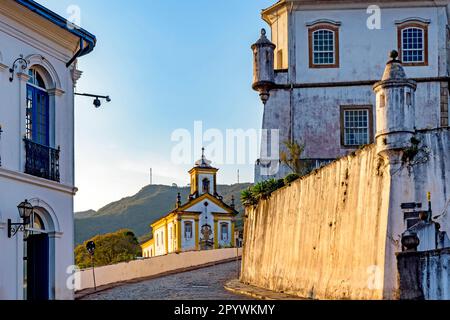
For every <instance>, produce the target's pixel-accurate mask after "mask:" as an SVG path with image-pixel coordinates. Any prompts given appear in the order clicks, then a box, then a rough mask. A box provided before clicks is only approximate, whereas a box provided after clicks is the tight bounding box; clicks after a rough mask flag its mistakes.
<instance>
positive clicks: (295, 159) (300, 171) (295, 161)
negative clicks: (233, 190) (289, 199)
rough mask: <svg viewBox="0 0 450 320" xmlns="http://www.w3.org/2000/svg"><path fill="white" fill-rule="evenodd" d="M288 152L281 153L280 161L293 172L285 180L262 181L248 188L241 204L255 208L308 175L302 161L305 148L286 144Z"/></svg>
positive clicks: (287, 142) (289, 143)
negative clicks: (279, 190) (260, 202)
mask: <svg viewBox="0 0 450 320" xmlns="http://www.w3.org/2000/svg"><path fill="white" fill-rule="evenodd" d="M284 145H285V147H286V151H282V152H281V153H280V161H281V162H282V163H283V164H285V165H286V166H287V167H288V168H289V169H290V170H291V171H292V173H291V174H288V175H287V176H286V177H285V178H284V179H278V180H277V179H270V180H266V181H261V182H258V183H256V184H254V185H253V186H250V187H248V188H247V189H245V190H244V191H242V193H241V202H242V204H243V205H244V206H255V205H257V204H258V202H259V201H260V200H265V199H268V198H269V197H270V195H271V194H272V193H273V192H274V191H276V190H278V189H280V188H283V187H284V186H286V185H290V184H291V183H292V182H294V181H295V180H297V179H299V178H300V177H301V176H303V175H305V174H306V173H307V170H308V168H307V166H306V165H305V162H304V161H302V160H301V159H300V158H301V155H302V153H303V151H304V150H305V146H304V145H302V144H299V143H297V142H295V141H286V142H284Z"/></svg>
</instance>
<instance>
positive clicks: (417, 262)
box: [397, 248, 450, 300]
mask: <svg viewBox="0 0 450 320" xmlns="http://www.w3.org/2000/svg"><path fill="white" fill-rule="evenodd" d="M397 259H398V272H399V274H400V299H404V300H411V299H415V300H423V299H425V300H450V249H449V248H447V249H440V250H432V251H425V252H404V253H400V254H399V255H398V256H397Z"/></svg>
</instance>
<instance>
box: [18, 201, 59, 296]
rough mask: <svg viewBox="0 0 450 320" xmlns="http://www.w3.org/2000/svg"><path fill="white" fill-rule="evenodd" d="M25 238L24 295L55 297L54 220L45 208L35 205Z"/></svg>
mask: <svg viewBox="0 0 450 320" xmlns="http://www.w3.org/2000/svg"><path fill="white" fill-rule="evenodd" d="M26 233H27V234H26V238H25V239H24V297H25V298H26V299H27V300H50V299H53V298H54V292H53V291H54V238H53V237H51V236H50V235H51V234H53V233H54V226H53V221H52V220H51V217H50V215H49V214H48V213H47V211H46V210H45V209H43V208H39V207H35V208H34V213H33V215H32V216H31V221H30V224H29V227H28V228H27V232H26Z"/></svg>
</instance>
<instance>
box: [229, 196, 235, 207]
mask: <svg viewBox="0 0 450 320" xmlns="http://www.w3.org/2000/svg"><path fill="white" fill-rule="evenodd" d="M230 207H231V208H233V209H234V208H235V207H236V205H235V203H234V195H231V205H230Z"/></svg>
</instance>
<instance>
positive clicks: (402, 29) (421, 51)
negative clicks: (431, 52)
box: [398, 23, 428, 66]
mask: <svg viewBox="0 0 450 320" xmlns="http://www.w3.org/2000/svg"><path fill="white" fill-rule="evenodd" d="M398 47H399V53H400V59H401V61H402V62H403V65H405V66H426V65H428V26H427V25H426V24H423V23H406V24H402V25H400V26H399V27H398Z"/></svg>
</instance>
